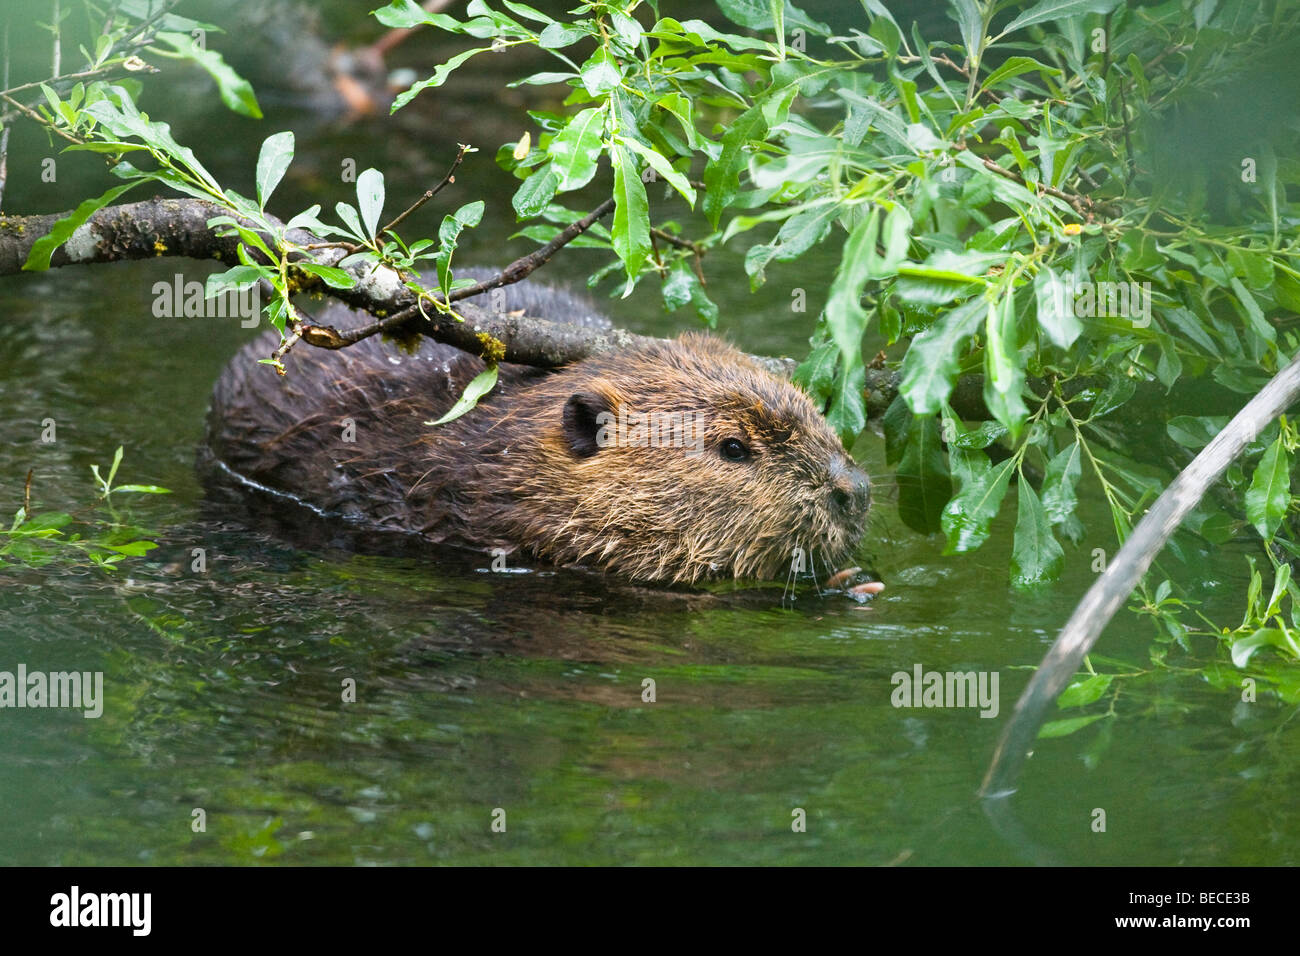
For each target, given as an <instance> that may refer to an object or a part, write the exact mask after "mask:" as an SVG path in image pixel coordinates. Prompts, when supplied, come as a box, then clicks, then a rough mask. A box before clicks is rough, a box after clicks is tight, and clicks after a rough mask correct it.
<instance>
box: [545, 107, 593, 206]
mask: <svg viewBox="0 0 1300 956" xmlns="http://www.w3.org/2000/svg"><path fill="white" fill-rule="evenodd" d="M604 129H605V110H604V108H599V109H596V108H593V109H589V110H583V111H582V112H581V113H579V114H578V115H577V116H575V117H574V118H573V119H571V120H569V124H568V125H567V126H565V127H564V129H562V130H560V132H559V134H558V135H557V136H556V137H555V139H553V140H551V147H550V149H549V150H548V152H549V153H550V154H551V168H552V169H553V170H554V171H555V174H556V175H557V176H559V178H560V183H559V186H558V187H557V188H558V189H559V190H560V191H568V190H570V189H581V188H582V187H583V186H585V185H587V183H589V182H591V180H592V177H594V176H595V175H596V165H597V162H598V161H599V159H600V138H601V133H603V132H604Z"/></svg>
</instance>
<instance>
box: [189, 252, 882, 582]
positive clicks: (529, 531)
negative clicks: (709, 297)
mask: <svg viewBox="0 0 1300 956" xmlns="http://www.w3.org/2000/svg"><path fill="white" fill-rule="evenodd" d="M487 274H490V272H486V271H484V272H478V273H474V272H471V271H469V270H458V275H474V276H476V277H481V276H482V275H487ZM503 291H504V293H505V295H504V297H503V296H502V295H501V292H503ZM483 298H484V299H487V300H489V301H487V302H484V303H483V304H484V305H488V304H490V305H492V306H493V307H495V308H500V309H502V310H503V311H513V310H515V309H518V308H522V309H524V310H525V311H526V312H527V313H528V314H530V315H539V317H544V318H551V319H555V320H564V321H577V322H580V323H581V324H586V325H590V326H593V327H607V326H608V324H609V321H608V319H606V318H604V317H603V316H601V315H599V313H598V312H596V310H595V309H594V307H592V306H591V305H590V304H589V303H587V302H585V301H583V300H581V299H578V298H575V297H573V296H570V295H568V294H566V293H564V292H562V291H559V290H554V289H550V288H548V287H546V286H543V285H541V284H539V283H536V282H530V281H525V282H521V283H517V284H515V285H513V286H510V287H507V289H505V290H496V291H494V293H489V294H487V295H485V296H483ZM277 343H278V338H277V335H276V333H275V332H273V331H272V332H269V333H267V334H266V335H264V336H262V337H260V338H258V339H256V340H254V341H252V342H250V343H249V344H248V345H246V346H245V347H244V348H243V349H242V350H241V352H240V353H239V354H238V355H237V356H236V357H235V358H234V360H233V361H231V363H230V364H229V365H228V366H227V367H226V369H225V371H224V372H223V373H222V375H221V377H220V379H219V380H218V382H217V384H216V386H215V388H214V391H213V395H212V402H211V406H210V409H209V414H208V426H207V437H206V444H207V453H208V454H209V455H210V457H211V459H212V460H213V462H214V464H215V465H216V466H217V467H218V468H219V469H221V470H222V471H224V472H225V473H227V474H228V475H230V476H233V477H235V478H236V479H238V480H239V481H240V482H242V483H244V484H245V485H246V486H252V487H255V488H258V489H261V490H262V491H269V492H272V493H276V494H278V495H283V496H286V497H289V498H292V499H294V500H295V501H297V502H298V503H300V504H303V505H306V506H308V507H310V508H312V509H314V510H315V511H317V512H318V513H319V514H322V515H325V516H326V517H328V518H330V519H335V520H337V519H339V518H341V519H343V520H346V521H349V522H353V523H356V524H359V525H361V526H363V527H365V528H367V529H373V530H376V531H397V532H402V533H405V534H409V535H416V536H419V537H421V538H423V539H425V540H427V541H429V542H434V543H437V544H442V545H451V546H455V547H458V548H476V549H479V550H489V549H491V550H495V549H501V552H497V553H498V554H500V553H505V554H512V553H515V552H519V551H523V552H526V553H528V554H530V555H532V556H534V557H536V558H539V559H542V560H544V561H549V562H552V563H555V564H560V565H585V566H596V567H599V568H602V569H605V570H607V571H612V572H616V573H619V574H622V575H625V576H627V577H629V578H631V579H633V580H637V581H645V582H658V583H666V584H684V583H693V582H698V581H700V580H702V579H706V578H721V577H732V578H744V579H774V578H779V577H785V576H786V575H787V574H788V573H789V571H790V570H791V567H792V559H794V558H796V557H797V556H798V555H799V554H800V553H801V552H802V554H803V555H805V556H806V558H807V559H808V560H809V561H811V562H817V563H820V562H824V563H823V567H827V568H829V567H832V566H838V563H839V562H841V561H843V560H844V559H846V558H847V557H848V556H849V555H850V554H851V553H852V551H853V550H854V548H855V546H856V545H857V543H858V541H859V540H860V538H861V537H862V534H863V532H864V525H865V521H866V515H867V509H868V504H869V501H870V482H869V480H868V478H867V475H866V474H865V473H864V472H863V471H861V470H860V469H859V468H858V467H857V466H856V465H855V464H854V463H853V460H852V459H851V458H850V457H849V455H848V453H847V452H846V451H845V449H844V446H843V444H842V443H841V442H840V439H839V438H838V437H837V436H836V434H835V433H834V431H832V430H831V428H830V427H829V426H828V425H827V423H826V421H825V419H823V418H822V416H821V414H820V413H819V412H818V410H817V408H816V407H815V406H814V405H813V403H812V401H810V400H809V398H808V397H807V396H806V395H805V394H804V393H803V392H801V391H799V390H798V389H796V388H795V387H793V386H792V385H790V384H789V383H787V382H784V381H782V380H780V379H778V378H776V377H775V376H773V375H771V374H770V373H768V372H767V371H765V370H763V369H762V368H761V367H759V366H758V365H757V364H755V363H754V362H753V361H752V360H750V359H749V358H748V357H747V356H746V355H744V354H743V353H742V352H740V351H738V350H737V349H735V348H734V347H732V346H731V345H729V344H727V343H725V342H723V341H722V340H721V339H718V338H715V337H712V336H709V335H705V334H702V333H687V334H685V335H682V336H681V337H680V338H678V339H676V340H671V341H653V340H652V341H651V342H650V343H649V344H646V345H644V346H640V347H635V348H631V349H627V350H624V351H619V352H608V353H602V354H598V355H595V356H592V357H590V358H587V359H584V360H582V361H579V362H575V363H573V364H571V365H568V366H566V367H563V368H561V369H558V370H542V369H535V368H527V367H522V366H517V365H510V364H502V365H501V366H500V368H499V377H498V382H497V385H496V388H494V389H493V390H492V391H491V392H490V393H489V394H488V395H487V396H485V397H484V398H483V399H481V400H480V401H479V403H478V406H477V407H476V408H475V409H473V410H472V411H470V412H469V413H467V414H465V415H463V416H461V417H460V418H457V419H455V420H453V421H451V422H449V423H446V424H443V425H436V426H434V425H431V424H429V423H430V422H432V421H435V420H437V419H438V418H440V417H441V416H442V415H443V414H444V413H445V412H446V411H447V410H448V409H449V408H450V407H451V406H452V404H453V403H454V402H455V401H456V399H457V398H458V397H459V396H460V395H461V393H462V391H463V390H464V387H465V385H466V383H468V382H469V381H470V380H471V379H473V378H474V376H475V375H477V374H478V373H479V372H481V371H482V370H483V368H484V363H483V361H482V360H481V359H480V358H478V357H476V356H473V355H470V354H468V353H465V352H463V351H460V350H459V349H456V348H454V347H452V346H449V345H444V344H441V343H438V342H434V341H432V340H429V339H424V340H423V341H422V342H421V343H420V345H419V347H418V349H417V350H415V351H414V352H413V353H412V352H409V351H405V350H403V349H402V348H400V347H399V346H398V345H396V344H393V343H390V342H386V341H384V340H382V339H380V338H379V337H372V338H369V339H364V340H362V341H361V342H359V343H357V344H356V345H354V346H352V347H350V348H347V349H343V350H340V351H328V350H323V349H314V348H308V347H306V346H304V345H302V344H300V345H299V346H298V348H297V349H296V350H294V351H291V352H290V353H289V354H288V355H287V356H286V358H285V366H286V370H287V375H286V376H284V377H281V376H278V375H276V374H275V372H274V371H272V370H271V369H269V368H267V367H266V366H265V365H262V364H258V363H257V361H256V360H257V359H258V358H262V357H265V356H266V355H268V354H269V353H270V352H271V351H272V350H273V349H274V348H275V346H276V345H277ZM796 549H801V552H800V551H797V550H796ZM805 567H807V565H806V564H805Z"/></svg>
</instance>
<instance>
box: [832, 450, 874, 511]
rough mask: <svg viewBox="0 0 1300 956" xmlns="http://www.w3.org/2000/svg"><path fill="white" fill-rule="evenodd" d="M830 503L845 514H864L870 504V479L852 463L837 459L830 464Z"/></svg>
mask: <svg viewBox="0 0 1300 956" xmlns="http://www.w3.org/2000/svg"><path fill="white" fill-rule="evenodd" d="M831 482H832V485H831V501H833V502H834V503H835V507H837V508H839V509H840V511H842V512H844V513H845V514H853V513H860V512H865V511H866V510H867V506H868V505H869V504H870V503H871V479H870V478H868V477H867V473H866V472H865V471H863V470H862V469H861V468H859V467H858V466H857V465H855V464H853V462H851V461H849V460H847V459H843V458H837V459H836V460H835V461H834V462H832V464H831Z"/></svg>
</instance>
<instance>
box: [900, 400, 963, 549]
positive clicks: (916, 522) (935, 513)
mask: <svg viewBox="0 0 1300 956" xmlns="http://www.w3.org/2000/svg"><path fill="white" fill-rule="evenodd" d="M940 434H941V430H940V426H939V419H938V418H936V417H935V416H933V415H913V416H912V421H911V424H910V426H909V427H908V434H907V444H906V445H905V446H904V450H903V457H902V460H901V461H899V463H898V469H897V471H896V472H895V475H896V480H897V483H898V514H899V517H901V518H902V519H903V523H904V524H906V525H907V526H908V527H909V528H911V529H912V530H913V531H917V532H919V533H921V534H933V533H935V532H936V531H939V530H940V528H941V525H940V519H941V517H942V515H943V507H944V505H945V504H947V503H948V499H949V498H951V497H952V477H951V475H950V474H949V472H948V456H947V455H946V454H945V452H944V449H943V442H942V441H940Z"/></svg>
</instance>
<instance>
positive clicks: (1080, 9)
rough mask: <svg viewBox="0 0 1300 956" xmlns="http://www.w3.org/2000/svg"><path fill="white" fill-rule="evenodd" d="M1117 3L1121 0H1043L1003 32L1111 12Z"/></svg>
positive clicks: (1008, 25) (1009, 24)
mask: <svg viewBox="0 0 1300 956" xmlns="http://www.w3.org/2000/svg"><path fill="white" fill-rule="evenodd" d="M1117 3H1119V0H1043V2H1042V3H1038V4H1035V5H1034V6H1032V7H1030V8H1029V9H1028V10H1026V11H1025V12H1024V13H1022V14H1020V16H1018V17H1016V18H1015V19H1014V20H1012V21H1011V22H1010V23H1008V24H1007V25H1006V27H1005V28H1004V29H1003V31H1002V32H1003V33H1004V34H1006V33H1011V32H1012V31H1013V30H1020V29H1023V28H1024V27H1028V26H1033V25H1034V24H1035V23H1046V22H1048V21H1049V20H1064V19H1065V18H1066V17H1077V16H1078V15H1079V14H1081V13H1110V11H1111V10H1113V9H1115V5H1116V4H1117Z"/></svg>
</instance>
